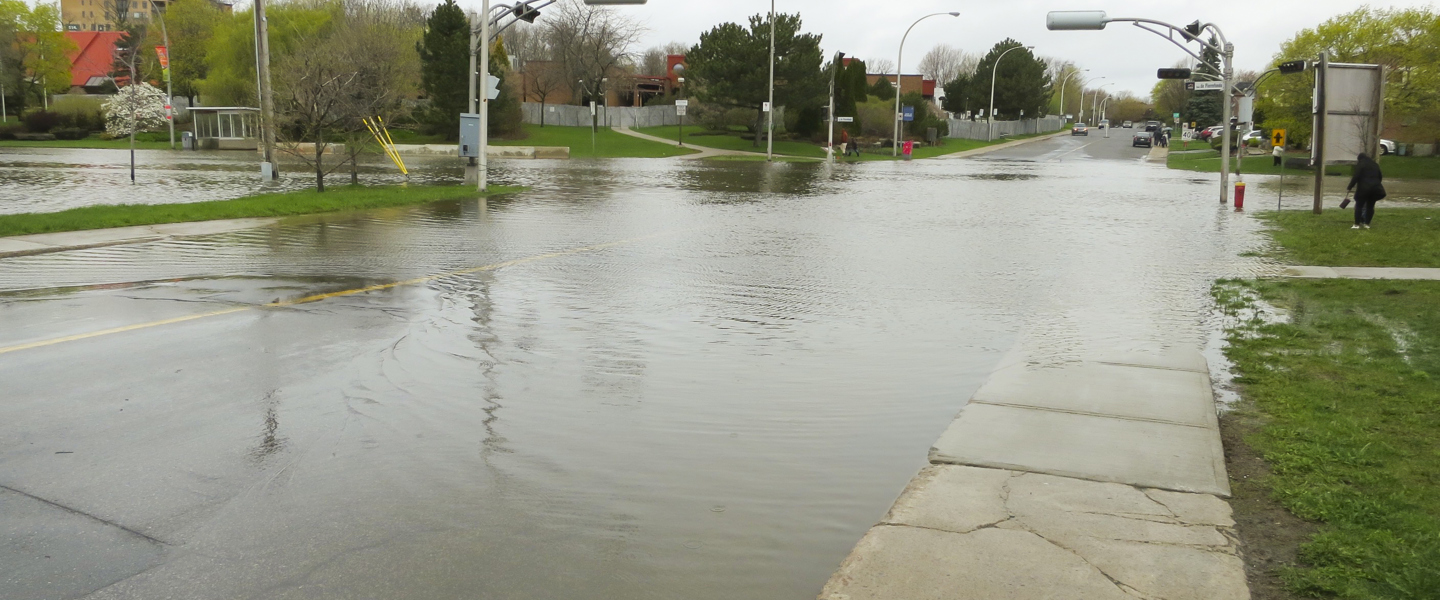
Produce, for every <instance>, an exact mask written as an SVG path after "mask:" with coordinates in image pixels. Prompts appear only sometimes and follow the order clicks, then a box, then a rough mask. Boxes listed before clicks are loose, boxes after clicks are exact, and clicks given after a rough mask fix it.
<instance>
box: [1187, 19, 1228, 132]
mask: <svg viewBox="0 0 1440 600" xmlns="http://www.w3.org/2000/svg"><path fill="white" fill-rule="evenodd" d="M1210 43H1211V44H1215V45H1219V43H1220V42H1219V40H1216V39H1215V38H1214V37H1213V36H1212V37H1211V38H1210ZM1200 58H1202V59H1204V60H1203V61H1202V62H1201V63H1200V64H1197V65H1195V69H1194V71H1193V72H1194V75H1193V76H1192V77H1191V79H1194V80H1195V81H1212V80H1214V81H1218V80H1219V79H1220V70H1219V69H1216V68H1214V67H1212V66H1210V65H1218V64H1220V53H1218V52H1216V51H1214V50H1212V49H1210V47H1208V46H1207V47H1205V48H1204V49H1203V50H1201V52H1200ZM1223 98H1224V96H1223V92H1221V91H1218V90H1210V91H1204V92H1195V93H1192V94H1190V99H1189V100H1187V101H1186V102H1185V110H1182V111H1180V116H1181V118H1182V120H1184V121H1186V122H1190V121H1194V122H1196V123H1197V124H1198V126H1199V127H1209V126H1211V125H1218V124H1220V118H1221V117H1222V116H1223V114H1224V113H1223V112H1222V110H1223V109H1224V107H1223V106H1222V105H1221V104H1220V103H1221V102H1222V101H1223Z"/></svg>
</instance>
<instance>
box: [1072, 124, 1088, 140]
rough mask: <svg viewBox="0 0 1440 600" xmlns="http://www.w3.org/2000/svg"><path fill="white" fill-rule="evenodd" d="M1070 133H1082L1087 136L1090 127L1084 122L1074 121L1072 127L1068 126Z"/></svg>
mask: <svg viewBox="0 0 1440 600" xmlns="http://www.w3.org/2000/svg"><path fill="white" fill-rule="evenodd" d="M1070 135H1083V136H1086V137H1089V136H1090V128H1089V127H1087V126H1086V125H1085V124H1084V123H1076V124H1075V126H1074V127H1071V128H1070Z"/></svg>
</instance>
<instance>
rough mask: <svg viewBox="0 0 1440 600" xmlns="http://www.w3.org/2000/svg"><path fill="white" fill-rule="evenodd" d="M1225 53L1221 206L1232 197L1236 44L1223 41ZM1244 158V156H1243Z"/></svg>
mask: <svg viewBox="0 0 1440 600" xmlns="http://www.w3.org/2000/svg"><path fill="white" fill-rule="evenodd" d="M1222 44H1224V45H1223V49H1224V50H1225V53H1224V54H1223V55H1222V56H1223V57H1224V59H1225V71H1224V72H1223V73H1222V74H1221V79H1220V80H1221V82H1222V83H1221V85H1222V86H1224V87H1223V88H1222V89H1221V92H1220V100H1221V102H1222V104H1221V105H1220V113H1221V114H1220V122H1221V123H1224V125H1225V127H1224V129H1223V131H1224V133H1223V134H1221V136H1220V206H1225V199H1226V198H1228V197H1229V196H1230V115H1231V114H1233V113H1232V112H1231V110H1230V101H1231V100H1233V98H1232V97H1231V96H1232V95H1233V94H1232V90H1231V88H1232V86H1234V85H1235V67H1234V65H1232V64H1231V61H1232V60H1233V59H1234V58H1235V44H1231V43H1230V42H1226V41H1223V39H1222ZM1242 156H1243V154H1242Z"/></svg>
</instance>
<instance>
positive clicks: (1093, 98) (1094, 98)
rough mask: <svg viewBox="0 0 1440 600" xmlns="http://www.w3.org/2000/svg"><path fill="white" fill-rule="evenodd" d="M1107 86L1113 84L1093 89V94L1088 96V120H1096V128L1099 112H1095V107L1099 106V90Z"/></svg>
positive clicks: (1112, 83) (1113, 83)
mask: <svg viewBox="0 0 1440 600" xmlns="http://www.w3.org/2000/svg"><path fill="white" fill-rule="evenodd" d="M1107 85H1115V82H1113V81H1112V82H1110V83H1106V84H1103V85H1101V86H1100V87H1097V88H1095V91H1094V93H1092V94H1090V118H1091V119H1096V121H1095V125H1096V126H1097V127H1098V126H1099V125H1100V121H1099V120H1098V119H1099V117H1100V111H1099V110H1096V108H1095V107H1096V106H1098V105H1099V104H1100V90H1103V89H1105V86H1107ZM1080 101H1081V102H1084V101H1085V100H1084V99H1083V98H1082V99H1081V100H1080Z"/></svg>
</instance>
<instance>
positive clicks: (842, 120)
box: [835, 117, 855, 123]
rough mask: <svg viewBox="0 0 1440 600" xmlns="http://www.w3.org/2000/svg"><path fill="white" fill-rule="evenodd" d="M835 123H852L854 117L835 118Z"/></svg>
mask: <svg viewBox="0 0 1440 600" xmlns="http://www.w3.org/2000/svg"><path fill="white" fill-rule="evenodd" d="M835 122H836V123H854V122H855V117H835Z"/></svg>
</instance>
